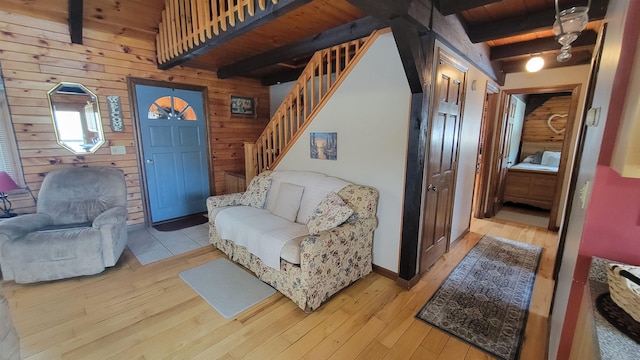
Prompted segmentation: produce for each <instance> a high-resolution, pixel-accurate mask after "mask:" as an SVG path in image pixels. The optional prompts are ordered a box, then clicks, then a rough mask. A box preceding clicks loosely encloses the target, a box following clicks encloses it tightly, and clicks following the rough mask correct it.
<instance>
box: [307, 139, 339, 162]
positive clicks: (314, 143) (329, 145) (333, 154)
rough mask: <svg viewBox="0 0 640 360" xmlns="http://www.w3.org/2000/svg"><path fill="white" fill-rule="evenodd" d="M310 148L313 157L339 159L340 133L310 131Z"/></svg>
mask: <svg viewBox="0 0 640 360" xmlns="http://www.w3.org/2000/svg"><path fill="white" fill-rule="evenodd" d="M309 150H310V156H311V158H312V159H320V160H338V133H334V132H312V133H310V134H309Z"/></svg>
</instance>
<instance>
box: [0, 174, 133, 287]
mask: <svg viewBox="0 0 640 360" xmlns="http://www.w3.org/2000/svg"><path fill="white" fill-rule="evenodd" d="M126 206H127V188H126V184H125V180H124V174H123V172H122V170H120V169H116V168H109V167H93V168H91V167H89V168H70V169H63V170H56V171H52V172H51V173H49V174H48V175H47V176H46V177H45V178H44V181H43V182H42V187H41V188H40V193H39V196H38V205H37V212H36V213H35V214H28V215H21V216H17V217H14V218H10V219H8V220H4V221H2V222H0V269H1V270H2V276H3V278H4V280H15V282H17V283H32V282H37V281H48V280H58V279H65V278H69V277H74V276H81V275H93V274H97V273H100V272H102V271H104V269H105V267H109V266H113V265H115V264H116V262H117V261H118V258H119V257H120V255H121V254H122V251H123V250H124V247H125V246H126V245H127V222H126V219H127V207H126Z"/></svg>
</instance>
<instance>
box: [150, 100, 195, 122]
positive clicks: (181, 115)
mask: <svg viewBox="0 0 640 360" xmlns="http://www.w3.org/2000/svg"><path fill="white" fill-rule="evenodd" d="M148 117H149V119H159V120H188V121H195V120H197V117H196V112H195V111H194V110H193V108H192V107H191V105H189V103H187V102H186V101H184V100H182V99H181V98H179V97H176V96H163V97H160V98H157V99H156V100H155V101H154V102H153V104H151V106H150V107H149V115H148Z"/></svg>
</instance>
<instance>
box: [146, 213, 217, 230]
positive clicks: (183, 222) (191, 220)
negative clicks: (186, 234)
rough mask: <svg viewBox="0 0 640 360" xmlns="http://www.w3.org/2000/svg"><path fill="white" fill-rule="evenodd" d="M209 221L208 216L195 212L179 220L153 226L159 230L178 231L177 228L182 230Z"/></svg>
mask: <svg viewBox="0 0 640 360" xmlns="http://www.w3.org/2000/svg"><path fill="white" fill-rule="evenodd" d="M207 221H209V219H207V217H206V216H204V215H203V214H194V215H189V216H186V217H183V218H180V219H177V220H173V221H168V222H165V223H162V224H158V225H153V228H154V229H156V230H158V231H176V230H182V229H186V228H188V227H192V226H196V225H200V224H204V223H206V222H207Z"/></svg>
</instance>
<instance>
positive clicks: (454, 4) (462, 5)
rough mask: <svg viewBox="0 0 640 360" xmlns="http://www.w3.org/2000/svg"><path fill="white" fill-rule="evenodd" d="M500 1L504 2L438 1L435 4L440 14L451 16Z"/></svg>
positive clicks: (487, 0) (493, 0)
mask: <svg viewBox="0 0 640 360" xmlns="http://www.w3.org/2000/svg"><path fill="white" fill-rule="evenodd" d="M498 1H502V0H465V1H461V0H437V1H435V3H436V8H437V9H438V11H440V14H442V15H451V14H456V13H459V12H463V11H466V10H470V9H474V8H477V7H480V6H484V5H487V4H492V3H495V2H498Z"/></svg>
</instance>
